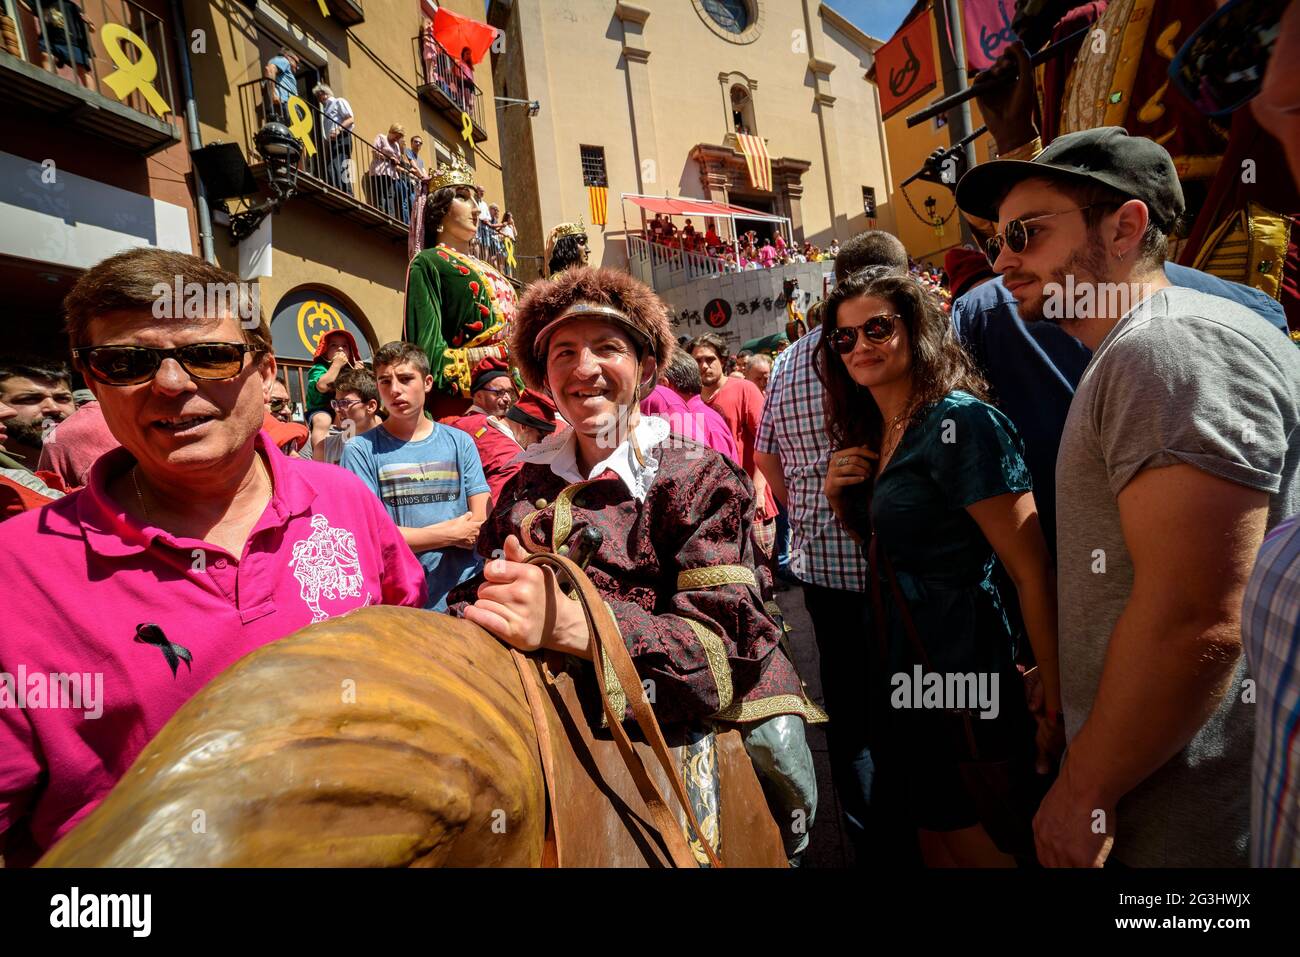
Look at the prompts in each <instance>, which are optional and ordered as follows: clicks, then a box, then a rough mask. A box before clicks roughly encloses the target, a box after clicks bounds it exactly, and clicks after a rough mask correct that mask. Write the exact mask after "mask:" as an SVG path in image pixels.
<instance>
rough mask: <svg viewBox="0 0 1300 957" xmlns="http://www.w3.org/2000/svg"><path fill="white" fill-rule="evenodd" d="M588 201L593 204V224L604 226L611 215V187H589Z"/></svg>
mask: <svg viewBox="0 0 1300 957" xmlns="http://www.w3.org/2000/svg"><path fill="white" fill-rule="evenodd" d="M587 201H588V202H589V203H590V204H591V224H592V225H593V226H604V225H605V220H606V219H607V218H608V213H609V187H608V186H588V187H587Z"/></svg>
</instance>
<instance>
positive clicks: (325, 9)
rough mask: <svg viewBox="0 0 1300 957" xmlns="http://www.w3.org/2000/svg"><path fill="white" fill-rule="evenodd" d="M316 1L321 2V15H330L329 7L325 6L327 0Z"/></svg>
mask: <svg viewBox="0 0 1300 957" xmlns="http://www.w3.org/2000/svg"><path fill="white" fill-rule="evenodd" d="M316 2H317V3H319V4H320V12H321V16H323V17H328V16H329V15H330V12H329V8H328V7H326V6H325V0H316Z"/></svg>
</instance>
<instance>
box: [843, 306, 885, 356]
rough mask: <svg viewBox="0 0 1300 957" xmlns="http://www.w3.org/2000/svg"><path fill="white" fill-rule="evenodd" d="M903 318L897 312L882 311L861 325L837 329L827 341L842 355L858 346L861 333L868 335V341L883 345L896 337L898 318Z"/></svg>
mask: <svg viewBox="0 0 1300 957" xmlns="http://www.w3.org/2000/svg"><path fill="white" fill-rule="evenodd" d="M902 318H903V317H902V316H900V315H899V314H898V313H896V312H895V313H890V312H885V313H881V314H880V315H878V316H872V317H871V318H870V319H868V320H867V321H866V322H864V323H863V324H862V325H860V326H847V327H845V328H842V329H835V330H834V331H832V332H831V334H830V335H828V336H827V337H826V341H827V342H828V343H829V344H830V347H831V348H832V349H834V350H835V351H836V352H838V353H839V354H840V355H842V356H846V355H848V354H849V353H850V352H852V351H853V350H854V349H855V348H857V345H858V334H859V333H861V334H862V335H864V336H866V337H867V341H868V342H874V343H876V345H883V344H884V343H886V342H888V341H889V340H890V339H892V338H894V333H895V332H897V331H898V320H899V319H902Z"/></svg>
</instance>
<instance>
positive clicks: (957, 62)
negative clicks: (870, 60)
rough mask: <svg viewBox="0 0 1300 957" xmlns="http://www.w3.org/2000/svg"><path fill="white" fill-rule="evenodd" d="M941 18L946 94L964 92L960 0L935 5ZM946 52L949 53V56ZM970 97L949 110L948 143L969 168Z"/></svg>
mask: <svg viewBox="0 0 1300 957" xmlns="http://www.w3.org/2000/svg"><path fill="white" fill-rule="evenodd" d="M934 11H935V14H936V17H937V19H938V21H940V22H937V23H936V24H935V27H936V29H937V30H938V33H939V58H940V59H941V60H942V61H943V64H944V71H943V92H944V95H945V96H951V95H952V94H955V93H961V92H963V91H964V90H965V89H966V87H967V86H968V84H967V82H966V41H965V38H964V36H963V32H962V22H961V10H960V9H959V8H958V5H957V0H944V2H943V3H936V4H934ZM945 54H946V55H945ZM970 130H971V118H970V100H962V101H961V103H959V104H958V105H957V106H956V107H955V108H954V109H951V110H949V111H948V142H949V143H952V144H956V145H960V148H961V149H962V150H963V151H964V152H965V154H966V168H967V169H971V168H972V167H973V166H974V165H975V146H974V144H973V143H970V142H965V143H964V145H961V144H963V141H965V140H966V139H967V137H969V136H970ZM957 222H958V224H959V225H960V229H961V232H960V236H961V242H970V241H971V238H972V237H971V231H970V226H969V225H968V224H967V222H966V220H965V219H964V218H963V217H961V216H958V217H957Z"/></svg>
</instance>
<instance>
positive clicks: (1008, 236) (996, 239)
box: [984, 203, 1095, 265]
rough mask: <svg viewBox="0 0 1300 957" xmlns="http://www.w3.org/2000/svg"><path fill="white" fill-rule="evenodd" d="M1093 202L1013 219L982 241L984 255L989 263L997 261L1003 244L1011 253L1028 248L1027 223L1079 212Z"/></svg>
mask: <svg viewBox="0 0 1300 957" xmlns="http://www.w3.org/2000/svg"><path fill="white" fill-rule="evenodd" d="M1094 205H1095V204H1094V203H1089V204H1088V205H1087V206H1077V207H1075V208H1074V209H1058V210H1057V211H1056V212H1054V213H1043V215H1041V216H1030V217H1028V218H1027V219H1013V220H1011V222H1009V223H1007V224H1006V226H1004V227H1003V228H1002V232H1000V233H994V234H993V235H992V236H990V237H989V238H988V240H987V241H986V242H985V243H984V255H986V256H988V257H989V264H990V265H992V264H993V263H995V262H997V261H998V256H999V255H1001V254H1002V246H1003V245H1004V244H1005V245H1007V246H1010V247H1011V251H1012V252H1013V253H1023V252H1024V251H1025V250H1026V249H1027V248H1029V224H1030V223H1036V222H1038V221H1039V220H1040V219H1051V218H1052V217H1053V216H1061V215H1063V214H1065V213H1081V212H1083V211H1084V210H1085V209H1092V207H1093V206H1094Z"/></svg>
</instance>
